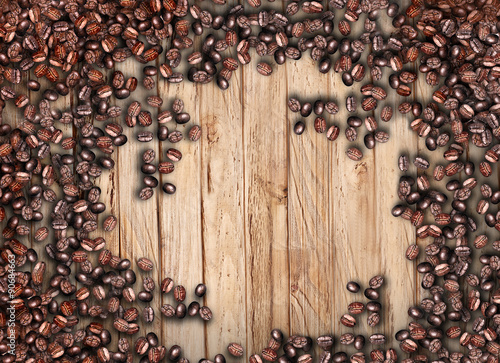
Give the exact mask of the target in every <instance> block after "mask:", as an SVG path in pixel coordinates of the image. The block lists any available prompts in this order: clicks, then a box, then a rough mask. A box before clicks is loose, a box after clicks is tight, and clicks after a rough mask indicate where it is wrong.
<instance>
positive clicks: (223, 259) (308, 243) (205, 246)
mask: <svg viewBox="0 0 500 363" xmlns="http://www.w3.org/2000/svg"><path fill="white" fill-rule="evenodd" d="M255 66H256V61H252V63H251V64H249V65H248V66H246V67H244V68H243V69H241V68H240V69H239V70H238V71H236V72H235V73H234V75H233V78H232V79H231V87H230V88H229V89H228V90H227V91H225V92H222V91H220V90H219V89H218V88H217V86H216V85H215V84H210V85H198V86H193V85H192V84H190V83H184V84H182V85H179V86H177V85H168V84H165V83H164V82H163V81H162V80H161V79H160V81H159V94H160V95H161V96H162V97H163V98H164V99H165V102H166V104H167V105H170V104H171V102H172V101H173V99H174V98H175V97H178V98H181V99H183V100H184V101H185V109H186V111H187V112H189V113H190V114H191V116H192V121H191V122H190V123H189V124H187V125H186V126H177V128H178V129H181V130H183V131H187V130H188V129H189V127H190V126H191V125H192V124H193V123H198V124H200V125H201V126H202V129H203V136H202V138H201V140H200V141H199V142H198V143H193V142H190V141H184V142H182V143H180V144H178V145H177V146H178V147H179V149H180V150H181V151H182V153H183V159H182V160H181V162H179V163H177V164H176V170H175V172H174V173H173V174H170V175H168V176H162V178H161V182H162V183H163V182H166V181H172V182H174V183H175V184H176V186H177V192H176V193H175V195H173V196H169V195H165V194H163V193H161V192H159V191H157V193H156V194H155V197H154V198H152V199H151V200H148V201H145V202H144V201H140V200H139V199H138V198H137V192H138V190H139V185H140V182H141V179H142V177H141V173H140V171H139V165H140V164H139V159H140V154H141V153H142V151H143V150H145V149H146V145H141V144H139V143H137V142H136V141H135V140H134V135H135V132H137V130H135V129H134V130H132V129H126V131H125V132H126V134H127V136H128V137H129V140H130V142H129V144H128V145H126V146H124V147H122V148H120V150H119V151H118V159H117V168H116V170H115V171H114V172H112V173H109V175H108V177H107V179H106V178H105V177H101V180H102V181H103V182H104V185H107V188H103V192H105V193H106V200H107V201H110V200H111V196H113V203H112V205H113V209H112V212H113V213H116V214H117V215H118V216H119V220H120V225H119V228H118V229H117V230H115V231H114V232H113V233H112V234H111V237H108V239H109V240H111V241H114V242H113V243H114V244H115V245H116V246H119V250H120V253H121V256H122V257H127V258H131V259H137V258H138V257H141V256H152V258H153V261H154V262H155V265H156V266H158V267H159V269H158V270H156V273H155V276H156V277H158V281H160V280H161V278H163V277H166V276H170V277H172V278H173V279H174V280H175V281H176V282H178V283H180V284H183V285H184V286H186V288H187V289H188V299H187V300H188V302H189V301H190V298H194V294H193V289H194V286H196V284H198V283H199V282H202V281H203V282H205V283H206V284H207V286H208V293H207V295H206V297H205V298H204V300H203V302H204V303H205V304H206V305H208V306H209V307H210V308H211V309H212V311H213V313H214V318H213V320H212V321H211V322H209V323H208V324H206V325H204V324H202V323H201V321H200V320H199V319H185V320H183V321H176V320H167V319H165V318H163V320H162V321H161V323H160V321H159V319H157V321H156V322H155V324H154V330H156V329H157V328H158V327H159V326H160V324H161V332H162V338H163V342H164V344H166V345H167V346H170V345H172V344H180V345H181V346H182V347H183V348H184V349H185V355H186V356H187V357H188V358H189V359H191V360H192V361H193V360H194V361H196V360H197V359H199V358H200V357H208V358H213V356H214V355H215V354H217V353H219V352H222V353H226V351H225V347H226V346H227V344H228V343H229V342H232V341H236V342H240V343H242V344H243V345H244V346H245V348H246V353H247V355H249V354H251V353H255V352H260V350H261V349H262V348H264V347H265V346H266V344H267V342H268V340H269V333H270V331H271V329H272V328H280V329H282V330H283V331H284V332H285V333H286V334H290V333H293V334H307V335H310V336H314V337H315V336H318V335H320V334H325V333H331V334H334V335H336V336H337V337H338V336H339V335H340V334H341V333H344V332H349V331H353V332H355V333H361V332H362V331H363V330H365V329H368V328H367V324H366V316H365V315H364V316H363V318H362V319H361V320H360V324H359V326H357V327H355V328H354V329H347V328H345V327H343V326H342V325H341V324H340V323H339V318H340V316H341V315H342V314H344V313H346V312H347V305H348V303H350V302H352V301H356V300H361V301H365V300H366V299H365V298H364V297H363V296H362V293H359V294H357V295H353V294H350V293H348V292H347V290H346V289H345V285H346V283H347V282H348V281H349V280H356V281H359V282H360V283H361V284H362V286H366V285H367V282H368V280H369V278H370V277H372V276H373V275H376V274H383V275H384V276H386V280H387V285H386V287H385V288H384V293H383V297H382V299H381V300H382V303H383V306H384V310H383V314H382V317H383V323H382V324H381V325H380V326H379V327H377V328H373V329H372V328H370V329H368V330H367V331H368V332H373V333H375V332H385V333H386V334H388V335H391V336H392V335H393V334H394V332H395V331H397V330H399V329H401V328H404V326H405V324H406V323H407V321H408V319H407V314H406V310H407V308H408V307H409V306H410V304H413V303H415V302H416V301H417V300H416V298H417V290H418V286H419V280H418V281H417V279H416V271H415V266H416V263H410V262H408V261H406V260H405V259H404V251H405V250H406V247H407V246H408V245H409V244H410V243H413V242H414V241H415V230H414V228H413V227H412V226H411V225H410V224H409V223H408V222H405V221H403V220H402V219H396V218H394V217H392V215H391V213H390V210H391V208H392V207H393V205H394V204H396V203H397V202H398V198H397V194H396V189H397V183H398V179H399V171H398V170H397V157H398V156H399V155H400V153H401V152H405V151H407V150H408V149H415V148H416V145H417V139H416V136H415V135H414V134H413V132H412V131H411V130H410V129H409V127H408V124H409V120H407V119H405V118H404V117H402V116H400V115H399V114H397V113H396V114H395V117H394V118H393V119H392V120H391V121H390V123H389V124H386V125H381V128H382V129H384V130H387V131H389V133H390V135H391V140H390V142H389V143H387V144H378V145H377V146H376V147H375V149H374V150H371V151H370V150H366V149H365V148H364V146H363V145H362V137H363V136H364V134H363V133H360V136H359V138H358V142H356V143H355V144H357V145H359V146H361V147H362V149H363V151H364V153H365V157H364V158H363V160H362V161H361V162H358V163H356V162H354V161H352V160H350V159H348V158H347V157H346V156H345V150H346V148H347V146H348V143H347V141H346V140H345V138H344V136H343V132H344V130H345V124H346V119H347V116H348V113H347V111H346V110H345V106H344V103H345V96H346V94H347V93H346V92H345V91H344V89H345V88H344V87H343V84H342V83H341V80H340V77H339V76H338V75H337V74H335V73H333V72H332V73H330V74H328V75H321V74H319V73H318V72H317V70H316V66H315V65H314V64H313V62H312V61H311V60H310V59H307V57H305V59H303V60H300V61H299V62H288V63H287V64H286V65H285V66H281V67H276V68H275V69H274V73H273V75H272V76H271V77H268V78H267V77H263V76H261V75H259V74H258V73H257V72H256V71H255ZM357 87H358V88H359V85H358V86H357ZM348 92H349V93H352V92H353V90H352V89H349V90H348ZM291 96H300V98H301V100H309V101H312V102H313V101H314V100H316V99H318V98H321V99H324V100H336V101H337V102H338V104H339V105H340V107H341V112H340V113H339V114H338V115H336V116H334V117H332V116H329V117H328V116H327V120H328V123H329V124H332V123H335V124H337V125H338V126H340V127H341V130H342V131H341V136H340V137H339V138H338V140H337V141H335V142H330V141H328V140H327V139H326V137H325V135H324V134H323V135H320V134H317V133H316V132H315V131H314V129H313V128H312V122H313V120H314V116H310V117H309V118H308V119H307V120H306V124H307V127H308V129H307V131H306V132H305V133H304V134H303V135H302V136H297V135H295V134H293V132H292V128H293V124H294V123H295V122H296V121H297V120H298V119H299V118H300V116H298V114H293V113H291V112H290V111H288V109H287V107H286V101H287V98H288V97H291ZM136 98H137V96H136ZM144 98H145V96H144ZM359 101H360V99H358V102H359ZM129 102H131V101H130V100H129V101H128V103H129ZM399 102H401V100H400V99H399V97H397V98H396V97H393V98H390V99H389V100H388V101H387V102H386V104H393V106H394V107H397V104H398V103H399ZM379 112H380V109H377V110H376V111H375V114H376V115H378V114H379ZM359 114H360V115H364V113H363V112H362V111H361V112H360V113H359ZM169 126H170V125H169ZM422 146H423V145H422ZM148 147H149V145H148ZM154 147H155V149H156V151H157V154H158V155H161V157H160V159H161V160H165V150H166V149H167V148H168V147H169V144H168V142H164V143H158V142H156V143H154ZM165 302H169V303H172V297H164V298H163V303H165ZM159 306H160V304H156V305H155V306H154V307H155V309H156V312H157V317H158V318H162V316H161V314H160V313H159ZM145 329H148V331H149V330H153V329H151V328H149V327H145ZM336 348H337V350H338V349H340V346H339V345H338V344H337V345H336ZM344 348H345V347H344ZM351 349H352V348H351ZM347 351H349V352H350V350H349V349H347ZM351 353H352V352H351Z"/></svg>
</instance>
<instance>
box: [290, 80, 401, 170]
mask: <svg viewBox="0 0 500 363" xmlns="http://www.w3.org/2000/svg"><path fill="white" fill-rule="evenodd" d="M368 86H369V87H371V88H380V87H374V86H373V85H371V84H369V85H368ZM364 89H365V87H364V88H362V91H363V90H364ZM380 90H381V91H376V92H377V93H382V92H383V90H382V89H381V88H380ZM370 92H371V93H370V94H372V93H373V92H372V90H370ZM384 92H385V91H384ZM365 93H366V92H365ZM288 108H289V109H290V111H292V112H294V113H300V115H301V116H302V117H304V118H307V117H308V116H310V115H311V114H312V113H313V112H314V115H315V116H316V117H315V119H314V123H313V126H314V130H315V131H316V132H317V133H319V134H323V133H326V138H327V139H328V140H330V141H335V140H336V139H337V138H338V136H339V135H340V131H341V127H342V125H341V124H340V123H339V122H338V121H337V122H336V123H335V122H334V123H332V124H330V125H328V122H327V120H326V118H325V117H324V113H325V111H326V113H327V114H329V115H331V117H335V115H336V114H337V113H338V112H339V110H340V109H339V106H338V105H337V103H335V102H334V101H326V102H325V101H322V100H316V101H315V102H314V103H311V102H304V103H302V104H301V103H300V101H299V100H297V99H296V98H290V99H289V100H288ZM346 109H347V111H348V112H350V113H356V111H357V100H356V97H354V96H349V97H347V99H346ZM363 110H364V111H372V110H371V109H369V110H365V109H363ZM392 114H393V110H392V107H391V106H384V108H383V109H382V111H381V113H380V119H381V120H382V121H384V122H389V121H390V120H391V118H392ZM363 125H364V128H365V129H366V134H365V136H364V137H363V142H364V145H365V146H366V148H367V149H373V148H374V147H375V145H376V143H377V142H378V143H386V142H388V141H389V133H387V132H386V131H382V130H380V129H379V125H378V121H377V119H376V118H375V117H374V116H373V113H369V114H368V115H367V116H365V117H364V120H363V119H362V118H361V117H359V116H358V114H354V115H351V116H349V117H348V118H347V120H346V122H345V125H344V126H345V138H346V139H347V141H349V142H353V143H354V142H356V140H357V139H358V133H359V131H358V130H359V129H360V128H361V127H362V126H363ZM305 130H306V123H305V122H304V121H297V122H296V123H295V125H294V127H293V131H294V133H295V134H297V135H301V134H302V133H303V132H304V131H305ZM346 155H347V156H348V157H349V158H350V159H351V160H354V161H360V160H361V159H362V158H363V152H362V151H361V150H360V149H359V148H358V147H355V146H351V147H349V148H348V149H347V150H346Z"/></svg>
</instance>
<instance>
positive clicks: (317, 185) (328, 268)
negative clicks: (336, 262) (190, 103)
mask: <svg viewBox="0 0 500 363" xmlns="http://www.w3.org/2000/svg"><path fill="white" fill-rule="evenodd" d="M286 70H287V81H288V92H287V93H288V97H297V98H298V99H299V100H300V101H301V102H302V103H304V102H306V101H309V102H311V103H312V104H314V102H315V101H316V100H317V99H322V100H324V99H326V98H327V95H326V92H325V90H327V87H328V83H329V81H330V78H329V76H328V75H324V74H320V73H319V72H318V70H317V64H316V63H315V62H313V61H312V60H311V59H310V57H309V56H308V55H306V56H304V59H301V60H300V61H298V62H295V61H289V62H287V63H286ZM288 97H287V98H288ZM283 102H286V100H283ZM323 117H325V118H326V119H329V118H328V114H326V112H325V114H323ZM315 118H316V115H315V114H314V112H313V113H312V114H311V115H310V116H309V117H308V118H307V119H304V118H303V117H301V116H300V114H299V113H292V112H291V111H289V110H288V108H287V120H288V125H289V126H288V127H289V129H290V135H289V139H288V141H289V149H290V152H289V172H288V175H289V183H288V184H289V198H288V203H289V207H288V218H289V245H290V250H289V253H290V264H289V269H290V276H291V278H290V280H291V281H290V285H291V290H290V312H291V323H290V324H291V331H292V333H293V334H301V335H308V336H312V337H317V336H319V335H321V334H331V333H332V320H334V316H333V306H334V303H333V290H334V280H333V278H332V277H333V264H332V263H330V261H331V256H332V255H333V241H332V240H331V239H330V235H329V230H330V219H331V217H330V215H329V200H328V196H329V177H330V173H329V171H330V164H329V157H328V146H329V143H330V141H328V139H327V138H326V134H325V133H323V134H319V133H317V132H316V131H315V130H314V119H315ZM299 120H303V122H305V124H306V131H305V132H304V133H303V134H302V135H300V136H298V135H295V134H294V133H293V131H292V130H293V125H294V124H295V123H296V122H297V121H299ZM328 121H329V123H331V120H328Z"/></svg>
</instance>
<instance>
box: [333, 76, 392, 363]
mask: <svg viewBox="0 0 500 363" xmlns="http://www.w3.org/2000/svg"><path fill="white" fill-rule="evenodd" d="M330 76H331V82H330V88H329V90H328V91H329V96H330V100H333V101H335V102H336V103H337V104H338V106H339V113H338V114H337V115H335V116H334V117H333V119H334V122H335V124H336V125H337V126H339V127H340V135H339V137H338V139H337V140H336V141H334V142H331V143H330V145H329V152H328V156H329V158H330V160H329V164H330V170H329V173H330V179H329V180H330V183H329V186H328V187H329V190H330V194H329V204H330V212H329V213H330V216H331V220H330V224H331V225H330V232H329V233H330V239H331V241H332V243H333V246H334V248H333V254H332V255H331V257H330V258H331V261H332V264H333V266H334V271H333V278H334V286H335V289H334V299H333V301H334V303H333V304H334V305H333V309H334V311H333V323H334V326H333V332H334V333H335V336H339V335H341V334H343V333H353V334H355V335H357V334H363V335H365V336H367V334H366V332H370V330H369V329H368V325H367V323H366V318H367V315H366V314H363V315H361V316H359V317H357V324H356V326H355V327H354V328H347V327H345V326H343V325H342V324H340V317H341V316H342V315H343V314H346V313H347V312H348V311H347V306H348V304H349V303H351V302H354V301H361V302H366V298H365V297H364V295H363V289H364V288H366V287H367V285H368V280H369V279H370V278H371V277H372V276H373V275H376V274H377V273H379V271H378V268H379V266H378V262H377V261H378V257H379V256H380V253H379V247H380V244H379V241H377V236H376V234H375V233H373V226H374V225H375V223H377V216H376V214H375V210H376V203H377V199H378V198H377V197H375V196H374V187H375V184H374V183H375V168H374V153H373V151H371V150H367V149H366V148H365V146H364V144H363V137H364V134H365V129H364V126H361V127H360V128H358V130H357V131H358V137H357V140H356V141H354V142H349V141H347V139H346V137H345V130H346V128H347V119H348V117H349V116H355V115H356V116H359V117H360V118H361V119H362V120H364V116H365V113H364V112H363V111H362V110H361V107H360V106H359V104H360V102H361V99H360V97H359V92H358V90H359V87H360V84H358V83H356V84H354V85H353V87H351V88H350V89H346V88H345V86H344V84H343V82H342V80H341V77H340V76H341V74H335V73H333V72H332V73H331V75H330ZM348 95H355V96H356V100H357V103H358V109H357V111H356V112H354V113H349V112H348V111H347V110H346V106H345V100H346V97H347V96H348ZM350 147H358V148H359V149H360V150H362V152H363V155H364V156H363V158H362V159H361V161H359V162H356V161H353V160H350V159H349V158H348V157H347V156H346V150H347V149H348V148H350ZM381 223H383V222H381ZM368 261H372V263H368ZM349 281H356V282H358V283H359V284H360V285H361V290H360V292H359V293H357V294H352V293H350V292H349V291H347V289H346V288H345V286H346V284H347V282H349ZM338 350H340V351H347V352H348V354H353V353H354V352H355V350H354V349H353V348H352V347H349V348H346V346H344V345H338Z"/></svg>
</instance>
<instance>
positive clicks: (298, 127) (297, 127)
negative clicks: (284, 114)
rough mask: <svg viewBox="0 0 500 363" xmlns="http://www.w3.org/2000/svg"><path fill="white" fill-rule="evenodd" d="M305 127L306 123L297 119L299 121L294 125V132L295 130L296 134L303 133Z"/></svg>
mask: <svg viewBox="0 0 500 363" xmlns="http://www.w3.org/2000/svg"><path fill="white" fill-rule="evenodd" d="M305 129H306V125H305V124H304V123H303V122H302V121H297V123H296V124H295V125H294V127H293V132H295V134H296V135H302V133H303V132H304V131H305Z"/></svg>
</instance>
